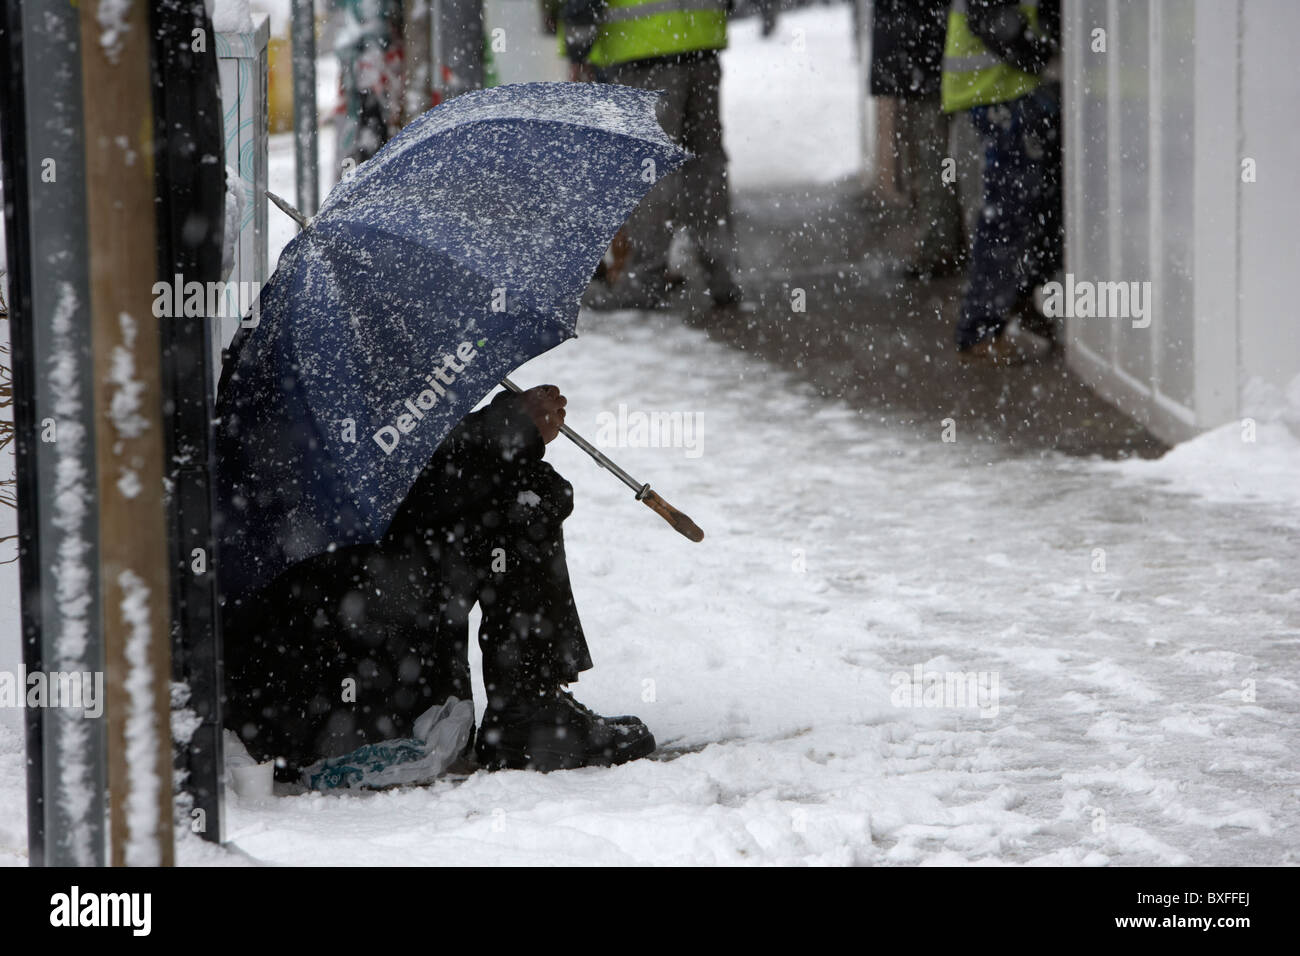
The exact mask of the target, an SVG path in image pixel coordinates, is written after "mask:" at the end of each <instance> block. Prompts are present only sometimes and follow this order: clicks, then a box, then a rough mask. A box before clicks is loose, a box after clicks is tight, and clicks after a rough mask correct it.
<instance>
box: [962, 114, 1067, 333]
mask: <svg viewBox="0 0 1300 956" xmlns="http://www.w3.org/2000/svg"><path fill="white" fill-rule="evenodd" d="M970 117H971V122H972V123H974V125H975V128H976V130H977V131H978V132H979V133H980V135H981V137H982V138H983V140H984V147H985V163H984V210H983V213H982V215H981V216H980V219H979V222H978V224H977V226H976V229H975V241H974V245H973V248H972V250H971V263H970V273H969V278H968V283H967V289H966V296H965V299H964V300H963V302H962V310H961V319H960V321H959V322H958V325H957V347H958V348H959V349H968V348H970V347H971V346H973V345H975V344H976V343H978V342H980V341H982V340H983V339H987V338H993V337H995V336H997V335H998V334H999V333H1000V332H1001V331H1002V326H1003V323H1004V322H1005V319H1006V315H1007V313H1008V312H1010V311H1011V310H1012V308H1013V307H1014V306H1015V305H1016V304H1017V302H1019V301H1020V300H1021V298H1022V297H1023V296H1025V295H1028V294H1029V293H1030V292H1032V290H1033V287H1034V284H1035V283H1036V282H1038V281H1041V277H1042V275H1043V271H1044V269H1045V268H1047V267H1048V266H1049V265H1051V264H1053V263H1052V260H1053V259H1054V258H1058V259H1059V256H1058V253H1057V252H1056V250H1058V249H1059V244H1060V238H1059V237H1060V218H1059V214H1055V215H1054V214H1053V210H1054V209H1055V210H1059V205H1060V174H1059V172H1058V169H1059V157H1060V140H1059V122H1058V120H1059V112H1058V111H1057V110H1055V109H1053V107H1052V97H1051V95H1050V93H1049V92H1046V91H1039V92H1038V93H1035V94H1029V95H1026V96H1022V97H1020V98H1019V99H1015V100H1012V101H1010V102H1008V103H997V104H994V105H992V106H977V107H975V108H973V109H972V110H971V111H970Z"/></svg>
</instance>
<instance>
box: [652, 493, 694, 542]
mask: <svg viewBox="0 0 1300 956" xmlns="http://www.w3.org/2000/svg"><path fill="white" fill-rule="evenodd" d="M637 500H638V501H643V502H645V504H646V506H647V507H648V508H650V509H651V510H652V511H654V512H655V513H656V514H658V515H659V516H660V517H662V518H663V519H664V520H665V521H667V522H668V523H669V524H670V525H672V526H673V528H674V529H675V530H676V531H677V532H678V533H679V534H682V535H684V536H685V537H687V538H690V539H691V540H692V541H696V542H699V541H703V540H704V532H703V531H702V530H700V526H699V525H697V524H696V523H695V522H694V521H692V520H691V519H690V516H689V515H686V514H685V513H683V512H681V511H678V510H677V509H676V508H674V507H673V506H672V505H670V504H669V503H668V502H666V501H664V500H663V498H660V497H659V495H658V493H657V492H654V491H651V490H650V486H649V485H646V486H645V487H644V488H642V489H641V492H640V494H638V495H637Z"/></svg>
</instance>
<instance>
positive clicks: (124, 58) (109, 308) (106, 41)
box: [34, 3, 174, 866]
mask: <svg viewBox="0 0 1300 956" xmlns="http://www.w3.org/2000/svg"><path fill="white" fill-rule="evenodd" d="M34 6H36V5H34ZM39 8H40V9H41V11H42V12H44V10H45V9H46V5H45V4H40V5H39ZM79 13H80V23H81V35H82V38H83V42H82V45H81V81H82V96H83V99H84V100H86V101H88V102H93V104H94V108H93V109H87V110H86V111H85V115H84V120H85V122H84V129H85V158H86V176H85V181H84V183H83V184H80V185H81V186H82V188H84V189H85V195H86V214H87V215H86V221H87V227H88V228H87V236H88V239H89V243H88V247H89V253H90V255H89V263H90V287H89V292H90V295H89V300H88V303H89V306H90V326H91V346H92V353H93V355H92V363H93V364H92V368H93V372H94V390H95V411H96V414H95V453H96V459H97V465H98V467H97V469H96V471H97V477H98V497H99V506H100V507H99V541H100V548H99V558H100V594H101V599H102V601H103V613H102V621H103V632H104V650H105V663H106V671H107V674H106V677H107V680H106V681H105V684H106V688H107V696H108V705H107V714H108V737H109V744H108V783H109V789H110V791H111V792H112V794H113V800H112V804H111V807H110V813H111V816H110V834H111V860H112V862H113V864H114V865H124V864H126V865H146V866H159V865H162V866H169V865H171V863H172V860H173V856H174V846H173V842H172V754H171V733H170V726H171V707H170V681H171V653H170V640H169V639H170V624H171V598H170V582H169V573H168V572H169V567H168V565H169V561H170V550H169V544H168V540H167V509H166V506H165V504H164V501H163V491H164V489H163V482H164V479H165V477H166V472H165V468H164V457H165V452H164V438H165V433H164V422H163V394H162V380H163V375H162V369H161V367H160V366H161V358H162V349H161V341H160V334H159V332H160V330H159V319H158V318H155V316H154V311H153V310H154V292H153V288H154V284H155V282H156V281H157V263H158V260H157V258H156V255H155V251H156V249H157V237H156V229H155V216H156V215H157V213H156V210H155V205H154V199H155V195H154V189H155V185H154V178H153V168H152V167H153V163H152V162H151V158H152V151H153V146H154V137H155V136H156V135H157V131H156V130H155V128H154V117H153V99H152V77H151V75H150V52H151V50H150V24H149V15H148V10H147V9H146V5H145V4H141V3H135V4H129V5H119V6H118V7H116V8H115V9H114V13H115V14H116V16H115V17H114V18H113V19H111V20H110V22H108V23H105V22H101V21H100V20H99V13H100V9H99V6H98V5H97V4H91V3H82V4H80V5H79Z"/></svg>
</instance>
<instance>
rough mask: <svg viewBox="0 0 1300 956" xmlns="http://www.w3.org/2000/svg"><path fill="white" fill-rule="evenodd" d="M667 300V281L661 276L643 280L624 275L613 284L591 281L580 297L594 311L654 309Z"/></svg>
mask: <svg viewBox="0 0 1300 956" xmlns="http://www.w3.org/2000/svg"><path fill="white" fill-rule="evenodd" d="M667 302H668V283H667V281H666V280H665V279H663V278H662V277H659V278H657V279H655V280H649V281H647V280H645V279H641V278H634V277H632V276H628V275H624V276H622V277H621V278H620V279H619V280H618V281H617V282H615V283H614V284H613V285H609V286H607V285H601V284H597V283H592V284H591V285H589V286H587V292H586V294H585V295H584V296H583V297H582V304H583V305H584V306H585V307H586V308H588V309H592V310H593V311H596V312H617V311H621V310H624V309H637V310H641V311H654V310H656V309H662V308H664V306H665V305H666V304H667Z"/></svg>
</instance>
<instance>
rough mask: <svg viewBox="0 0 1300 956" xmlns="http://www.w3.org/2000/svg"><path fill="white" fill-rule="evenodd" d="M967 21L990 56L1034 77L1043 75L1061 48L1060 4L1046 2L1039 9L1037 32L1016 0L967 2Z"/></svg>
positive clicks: (1056, 0) (977, 0)
mask: <svg viewBox="0 0 1300 956" xmlns="http://www.w3.org/2000/svg"><path fill="white" fill-rule="evenodd" d="M966 21H967V23H969V24H970V31H971V33H973V34H975V35H976V36H977V37H979V38H980V39H981V40H983V41H984V45H985V46H986V47H988V48H989V50H990V52H992V53H995V54H997V56H998V57H999V58H1001V59H1002V60H1005V61H1006V62H1007V63H1010V64H1011V65H1012V66H1014V67H1015V68H1016V69H1018V70H1024V71H1025V72H1026V73H1032V74H1034V75H1035V76H1037V75H1038V74H1039V73H1041V72H1043V68H1044V67H1046V66H1047V64H1048V63H1049V62H1050V61H1051V59H1052V57H1053V56H1055V55H1056V51H1057V48H1058V47H1059V46H1060V36H1061V4H1060V0H1043V2H1042V3H1040V4H1039V5H1038V31H1037V32H1033V31H1031V30H1030V29H1029V21H1028V20H1027V19H1026V18H1025V15H1024V14H1023V13H1021V12H1020V10H1019V8H1018V5H1017V3H1016V0H967V4H966Z"/></svg>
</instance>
